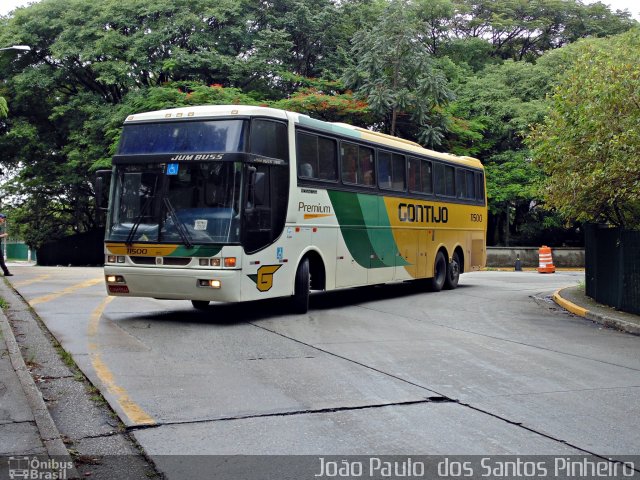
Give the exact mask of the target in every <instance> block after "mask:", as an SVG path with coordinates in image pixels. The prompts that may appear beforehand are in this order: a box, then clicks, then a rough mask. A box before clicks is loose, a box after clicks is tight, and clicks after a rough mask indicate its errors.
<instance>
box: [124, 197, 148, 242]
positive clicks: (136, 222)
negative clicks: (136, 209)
mask: <svg viewBox="0 0 640 480" xmlns="http://www.w3.org/2000/svg"><path fill="white" fill-rule="evenodd" d="M154 198H155V196H150V197H147V199H146V200H145V202H144V203H143V204H142V208H141V209H140V213H139V214H138V216H137V217H136V219H135V220H134V221H133V225H132V226H131V230H129V235H127V239H126V240H125V241H124V243H125V244H127V245H131V244H132V243H133V237H135V235H136V232H137V231H138V227H139V226H140V224H141V223H142V219H143V218H144V212H146V210H147V208H149V205H151V201H152V200H153V199H154Z"/></svg>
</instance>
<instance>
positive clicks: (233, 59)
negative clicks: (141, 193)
mask: <svg viewBox="0 0 640 480" xmlns="http://www.w3.org/2000/svg"><path fill="white" fill-rule="evenodd" d="M391 19H392V20H393V21H391ZM633 24H635V22H634V21H632V20H630V18H629V15H628V14H624V13H620V12H618V13H612V12H611V11H609V9H608V8H607V7H605V6H604V5H603V4H601V3H596V4H591V5H583V4H582V3H581V2H579V1H578V0H535V1H530V2H523V1H521V0H504V1H501V2H491V1H486V0H345V1H335V0H220V1H217V2H210V1H209V0H153V1H151V0H117V1H116V0H102V1H100V2H87V1H85V0H41V1H40V2H37V3H34V4H32V5H31V6H29V7H26V8H20V9H17V10H16V11H15V12H14V13H13V14H12V15H11V16H9V17H6V18H3V19H1V20H0V44H2V45H17V44H26V45H30V46H31V47H32V49H31V50H30V51H28V52H20V53H19V54H16V52H13V53H11V54H10V55H9V54H0V82H1V84H2V90H1V91H0V151H2V154H3V155H2V158H1V159H0V163H1V165H0V167H1V169H2V171H3V172H4V174H5V176H4V178H3V180H4V184H3V185H2V186H1V187H0V194H2V195H3V202H4V206H3V208H5V207H7V206H14V207H15V212H14V214H12V216H15V218H16V219H17V220H18V222H16V223H19V228H21V229H23V230H22V232H23V237H24V238H25V240H26V241H27V243H28V244H29V245H30V246H32V247H38V246H40V245H42V244H43V243H45V242H47V241H49V240H55V239H57V238H59V237H63V236H65V235H69V234H71V233H75V232H83V231H86V230H90V229H93V228H96V227H97V226H98V224H99V221H100V220H99V215H98V214H97V212H96V211H95V206H94V204H93V185H92V179H93V173H94V172H95V170H97V169H100V168H108V167H109V166H110V164H111V160H110V157H111V156H112V155H113V153H114V151H115V146H116V145H117V141H118V139H119V135H120V131H121V124H122V121H123V120H124V118H126V117H127V116H128V115H130V114H132V113H135V112H140V111H149V110H156V109H164V108H173V107H178V106H187V105H200V104H238V103H242V104H256V105H271V106H274V107H276V108H285V109H289V110H293V111H297V112H302V113H306V114H308V115H311V116H313V117H315V118H321V119H325V120H329V121H339V122H348V123H352V124H356V125H360V126H362V127H366V128H372V129H376V130H383V131H386V132H392V133H395V134H398V135H400V136H403V137H405V138H412V139H417V140H419V141H421V142H422V143H423V144H425V145H429V146H434V145H439V146H440V148H442V149H444V150H447V151H451V152H453V153H457V154H461V155H473V156H478V157H479V158H481V159H482V160H483V161H484V162H485V164H486V165H487V168H488V172H489V175H488V179H489V182H490V196H491V204H490V205H491V209H492V211H493V212H494V213H495V216H497V217H500V218H503V217H504V218H506V219H508V220H509V222H510V225H511V228H512V230H514V232H518V231H524V230H526V228H525V225H524V223H523V222H530V221H531V222H533V223H532V224H535V225H540V227H536V228H542V226H541V225H542V222H545V221H548V218H549V215H547V214H545V215H546V216H544V215H537V213H536V215H533V214H532V213H531V209H529V210H527V211H525V207H526V208H529V206H530V205H531V204H532V202H533V203H535V201H536V200H537V199H538V197H539V194H538V193H536V192H535V189H534V188H533V185H534V184H535V185H537V182H538V180H537V179H538V178H539V173H540V172H539V168H540V167H539V166H537V165H542V164H536V165H532V164H531V163H530V162H527V161H526V159H527V158H528V157H529V153H528V151H527V147H526V146H525V145H523V143H522V132H523V131H527V130H528V128H529V125H530V124H533V123H536V122H540V121H541V119H542V118H543V116H544V114H545V112H546V108H547V104H546V103H545V101H544V99H545V96H546V95H547V93H548V92H550V91H551V88H552V87H553V85H554V82H555V81H556V80H555V79H556V77H557V76H558V75H559V74H562V72H565V71H566V70H567V69H568V68H571V64H572V61H573V57H575V52H576V51H578V50H579V49H578V50H575V49H574V48H573V47H574V45H573V44H572V45H569V46H568V47H565V48H558V47H561V46H564V45H567V44H569V43H572V42H574V41H575V40H577V39H580V38H583V37H588V36H591V37H596V36H606V35H611V34H615V33H621V32H624V31H626V30H628V29H629V28H631V26H632V25H633ZM594 45H595V44H594ZM580 48H583V47H580ZM505 60H508V61H505ZM520 60H528V62H525V61H520ZM534 60H535V62H534ZM630 78H632V77H630ZM340 79H344V82H341V81H340ZM345 84H346V86H345ZM347 88H351V89H353V90H354V92H355V93H353V92H351V91H349V90H347ZM601 92H604V90H601ZM454 93H455V97H456V98H455V99H454ZM604 93H606V92H604ZM604 93H603V94H604ZM603 98H604V99H606V97H603ZM629 98H632V97H629ZM6 103H8V104H9V105H10V107H11V109H10V111H9V110H8V109H7V106H6ZM616 108H622V106H620V107H616ZM627 108H630V107H629V106H627ZM620 112H621V113H625V112H627V110H620ZM618 120H620V119H616V121H618ZM621 121H622V120H620V122H621ZM633 140H634V139H633V137H632V132H630V131H629V130H628V129H627V130H625V131H620V132H619V138H618V146H617V147H616V148H617V149H618V150H621V149H622V147H621V145H626V144H627V142H632V141H633ZM614 143H615V142H614ZM625 148H626V147H625ZM597 171H599V170H596V172H597ZM613 173H616V174H619V175H622V173H621V171H617V170H616V171H615V172H614V171H608V170H607V172H606V175H612V174H613ZM631 173H633V172H631ZM631 173H630V174H631ZM494 176H495V179H496V181H495V182H494V181H493V180H492V177H494ZM523 177H526V178H527V179H529V180H530V181H531V182H532V185H529V183H527V182H525V183H522V182H523V181H524V180H523ZM498 180H499V181H498ZM519 182H520V183H519ZM519 184H522V185H524V188H522V190H521V191H518V188H517V186H518V185H519ZM621 185H622V184H621ZM631 189H632V187H631V186H629V187H625V191H627V190H631ZM621 195H622V193H621ZM621 198H622V197H621ZM625 198H626V197H625ZM622 210H624V207H623V208H622ZM509 212H511V213H509ZM514 212H516V213H514ZM624 215H625V218H626V217H627V216H629V215H630V212H625V213H624ZM533 217H535V218H533ZM543 217H544V218H543ZM532 218H533V220H532ZM554 221H555V219H554ZM536 222H537V223H536Z"/></svg>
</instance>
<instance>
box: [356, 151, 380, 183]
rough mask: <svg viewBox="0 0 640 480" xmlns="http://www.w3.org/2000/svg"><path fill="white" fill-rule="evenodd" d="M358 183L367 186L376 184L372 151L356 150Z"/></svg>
mask: <svg viewBox="0 0 640 480" xmlns="http://www.w3.org/2000/svg"><path fill="white" fill-rule="evenodd" d="M358 183H360V184H362V185H367V186H371V185H375V184H376V175H375V164H374V161H373V150H371V149H370V148H366V147H360V148H359V149H358Z"/></svg>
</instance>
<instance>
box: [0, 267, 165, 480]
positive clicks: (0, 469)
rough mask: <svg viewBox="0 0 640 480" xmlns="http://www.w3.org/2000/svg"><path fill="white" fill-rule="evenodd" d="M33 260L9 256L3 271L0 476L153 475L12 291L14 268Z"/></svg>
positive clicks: (100, 479) (98, 479)
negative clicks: (5, 275) (5, 274)
mask: <svg viewBox="0 0 640 480" xmlns="http://www.w3.org/2000/svg"><path fill="white" fill-rule="evenodd" d="M30 265H32V264H30V263H27V262H11V263H8V267H9V269H10V270H12V272H13V273H14V274H15V275H16V276H13V277H11V278H10V279H9V278H7V279H3V278H2V277H0V298H1V299H2V300H3V301H4V304H3V305H2V307H3V308H0V480H4V479H9V478H66V479H77V478H87V477H90V478H92V479H95V480H116V479H120V478H131V479H134V478H135V479H143V480H144V479H149V478H158V474H157V472H156V470H155V467H154V466H153V464H152V462H150V461H149V459H147V458H146V457H145V456H144V453H143V452H142V451H141V450H140V449H139V447H138V446H137V445H136V444H135V441H133V439H132V438H131V437H130V435H129V434H128V432H127V431H126V429H125V428H124V426H123V425H122V424H121V422H120V421H119V419H118V418H117V417H116V416H115V415H114V414H113V412H112V411H111V410H110V409H109V407H108V406H107V404H106V402H104V401H103V400H102V401H101V399H99V398H97V397H98V396H97V393H96V391H95V389H92V388H91V385H90V384H88V382H87V380H86V379H85V378H84V376H83V375H82V374H81V373H80V371H79V370H78V369H77V367H76V366H75V364H70V363H68V362H67V361H66V360H65V359H64V358H63V356H62V355H61V354H60V348H59V347H56V345H55V344H54V342H52V340H51V338H50V335H49V334H48V332H46V331H45V330H44V329H43V327H42V326H41V325H40V324H39V322H38V321H37V319H36V316H35V315H34V313H33V311H32V310H31V308H30V307H29V305H28V304H27V303H26V302H25V301H24V300H23V299H22V297H21V296H20V295H19V293H16V290H14V288H13V285H12V284H13V282H19V281H20V275H19V269H18V271H17V272H16V271H13V268H14V267H29V266H30ZM34 379H35V380H34ZM74 463H75V465H74ZM26 474H28V475H40V476H24V475H26Z"/></svg>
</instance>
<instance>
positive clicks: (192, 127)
mask: <svg viewBox="0 0 640 480" xmlns="http://www.w3.org/2000/svg"><path fill="white" fill-rule="evenodd" d="M246 131H247V122H246V121H243V120H210V121H185V122H171V123H142V124H134V125H126V126H125V127H124V129H123V131H122V136H121V138H120V145H119V147H118V155H138V154H163V153H192V152H218V153H225V152H243V151H244V150H245V136H246Z"/></svg>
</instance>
